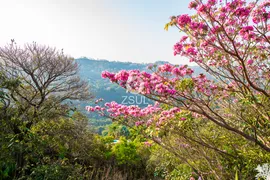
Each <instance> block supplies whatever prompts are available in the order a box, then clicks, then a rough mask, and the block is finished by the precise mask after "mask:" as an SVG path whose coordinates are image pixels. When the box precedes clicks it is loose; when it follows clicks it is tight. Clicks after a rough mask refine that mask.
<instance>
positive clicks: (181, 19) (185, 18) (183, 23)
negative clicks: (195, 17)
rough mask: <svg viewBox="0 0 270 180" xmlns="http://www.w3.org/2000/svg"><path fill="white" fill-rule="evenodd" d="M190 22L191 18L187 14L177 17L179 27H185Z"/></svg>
mask: <svg viewBox="0 0 270 180" xmlns="http://www.w3.org/2000/svg"><path fill="white" fill-rule="evenodd" d="M190 22H191V18H190V17H189V15H187V14H183V15H180V16H178V17H177V23H178V25H179V26H180V27H185V26H186V25H188V24H189V23H190Z"/></svg>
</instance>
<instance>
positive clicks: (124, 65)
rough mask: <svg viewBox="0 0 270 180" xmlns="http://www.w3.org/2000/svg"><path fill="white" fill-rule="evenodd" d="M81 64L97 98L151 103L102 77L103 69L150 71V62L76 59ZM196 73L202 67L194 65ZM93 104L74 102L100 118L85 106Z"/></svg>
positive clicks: (81, 68)
mask: <svg viewBox="0 0 270 180" xmlns="http://www.w3.org/2000/svg"><path fill="white" fill-rule="evenodd" d="M76 61H77V63H78V64H79V75H80V76H81V77H82V78H83V79H84V80H86V81H88V82H89V85H90V91H91V92H92V93H93V95H94V96H95V98H96V99H98V98H103V99H104V102H110V101H116V102H117V103H122V104H127V105H132V104H135V105H138V106H140V107H145V106H147V105H148V104H150V103H151V101H150V100H148V99H145V98H144V97H142V96H140V95H134V94H131V93H128V92H126V91H125V90H124V89H123V88H121V87H119V86H117V85H116V84H112V83H111V82H110V81H109V80H108V79H103V78H101V72H102V71H110V72H118V71H119V70H123V69H125V70H132V69H138V70H141V71H148V69H147V66H148V65H149V64H139V63H131V62H117V61H108V60H95V59H88V58H79V59H76ZM165 63H168V62H166V61H157V62H156V63H155V64H165ZM193 69H194V71H195V74H199V73H202V72H203V71H202V69H200V68H199V67H196V66H194V67H193ZM90 104H93V102H81V101H76V102H73V105H74V106H75V107H76V108H78V109H79V110H80V111H81V112H83V113H86V114H87V116H88V117H89V118H100V117H98V116H96V115H93V113H91V114H90V113H87V112H86V111H85V106H86V105H90Z"/></svg>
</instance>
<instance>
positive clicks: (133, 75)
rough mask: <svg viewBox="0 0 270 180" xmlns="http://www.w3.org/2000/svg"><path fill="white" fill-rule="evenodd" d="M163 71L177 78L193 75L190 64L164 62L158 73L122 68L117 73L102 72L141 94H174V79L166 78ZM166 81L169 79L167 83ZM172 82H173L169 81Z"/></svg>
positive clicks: (113, 80)
mask: <svg viewBox="0 0 270 180" xmlns="http://www.w3.org/2000/svg"><path fill="white" fill-rule="evenodd" d="M162 73H170V74H172V75H174V77H176V78H180V77H184V76H187V75H188V76H191V75H192V74H193V70H192V69H190V68H188V66H180V67H177V66H173V65H171V64H164V65H160V66H159V67H158V71H157V73H152V74H150V73H148V72H144V71H143V72H140V71H139V70H130V71H125V70H122V71H120V72H118V73H116V74H113V73H109V72H107V71H105V72H103V73H102V77H103V78H109V79H110V80H111V81H112V82H115V83H118V84H119V85H120V86H122V87H124V88H126V89H128V90H134V91H136V92H139V93H141V94H152V93H154V94H155V93H159V94H163V95H174V94H175V93H176V90H175V88H174V87H173V81H171V80H170V79H167V80H166V79H164V78H163V76H162ZM165 81H168V82H167V83H165ZM169 82H171V83H169Z"/></svg>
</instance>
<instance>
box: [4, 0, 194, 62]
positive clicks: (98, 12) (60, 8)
mask: <svg viewBox="0 0 270 180" xmlns="http://www.w3.org/2000/svg"><path fill="white" fill-rule="evenodd" d="M188 3H189V0H47V1H44V0H24V1H20V0H9V1H3V2H2V3H1V9H0V16H1V19H2V28H1V34H0V38H1V43H0V44H1V45H3V44H5V43H7V42H9V40H10V39H12V38H14V39H15V40H16V41H17V42H18V43H19V44H23V43H25V42H32V41H36V42H37V43H41V44H46V45H50V46H54V47H57V48H59V49H61V48H63V49H64V51H65V53H67V54H69V55H71V56H73V57H75V58H78V57H81V56H86V57H93V58H98V59H108V60H116V61H131V62H155V61H157V60H167V61H169V62H172V63H176V64H183V63H187V61H186V60H184V59H183V58H181V57H179V56H173V50H172V47H173V45H174V43H175V42H176V41H177V40H179V39H180V37H181V34H180V33H179V32H178V30H177V29H175V28H172V29H170V30H169V31H168V32H167V31H165V30H164V29H163V28H164V25H165V24H166V23H167V22H168V21H169V17H170V16H171V15H179V14H186V13H190V10H189V9H188V8H187V6H188Z"/></svg>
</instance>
